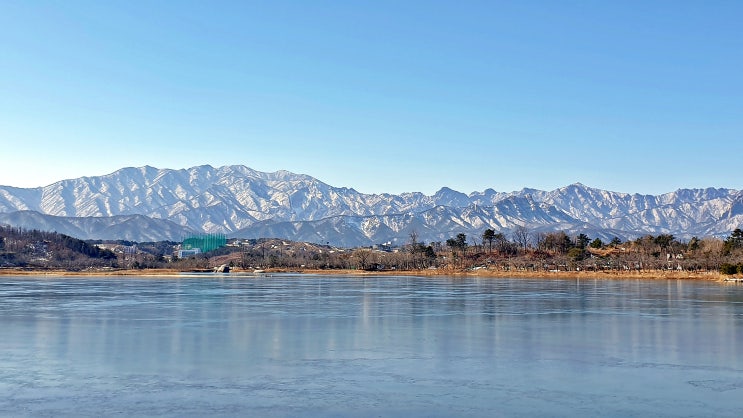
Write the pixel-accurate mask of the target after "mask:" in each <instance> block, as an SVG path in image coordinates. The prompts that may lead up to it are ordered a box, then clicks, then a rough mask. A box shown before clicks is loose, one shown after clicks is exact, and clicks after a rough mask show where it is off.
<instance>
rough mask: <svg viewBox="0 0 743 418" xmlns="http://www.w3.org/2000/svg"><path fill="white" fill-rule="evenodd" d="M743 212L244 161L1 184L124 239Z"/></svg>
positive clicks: (34, 225) (36, 222)
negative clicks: (353, 178) (374, 186)
mask: <svg viewBox="0 0 743 418" xmlns="http://www.w3.org/2000/svg"><path fill="white" fill-rule="evenodd" d="M11 213H16V214H15V215H13V216H12V217H11V216H10V214H11ZM33 213H37V214H38V215H42V216H37V215H33ZM126 216H135V217H136V216H140V217H144V218H147V219H144V218H130V219H129V220H128V223H129V224H130V227H129V228H128V229H127V228H124V227H121V225H122V219H120V218H118V217H126ZM88 218H89V219H88ZM81 219H88V220H87V221H82V220H81ZM135 219H136V222H135V221H134V220H135ZM742 221H743V192H741V191H739V190H734V189H725V188H713V187H709V188H704V189H678V190H676V191H674V192H668V193H664V194H661V195H643V194H639V193H634V194H631V193H620V192H613V191H607V190H602V189H597V188H592V187H589V186H586V185H584V184H582V183H573V184H570V185H567V186H563V187H560V188H557V189H555V190H551V191H543V190H538V189H532V188H522V189H521V190H520V191H512V192H498V191H495V190H494V189H491V188H489V189H485V190H484V191H481V192H479V191H474V192H470V193H469V194H465V193H462V192H459V191H456V190H453V189H451V188H449V187H442V188H440V189H439V190H438V191H437V192H436V193H434V194H433V195H430V196H429V195H425V194H423V193H421V192H407V193H402V194H397V195H396V194H389V193H382V194H365V193H361V192H358V191H356V190H355V189H353V188H347V187H333V186H330V185H328V184H326V183H324V182H322V181H320V180H318V179H316V178H314V177H311V176H309V175H306V174H295V173H292V172H290V171H286V170H279V171H276V172H272V173H266V172H260V171H257V170H254V169H251V168H249V167H246V166H244V165H229V166H222V167H212V166H211V165H201V166H195V167H191V168H183V169H158V168H155V167H151V166H143V167H125V168H122V169H119V170H117V171H115V172H113V173H110V174H106V175H103V176H93V177H87V176H86V177H80V178H77V179H67V180H61V181H58V182H55V183H52V184H50V185H47V186H43V187H36V188H18V187H12V186H0V223H8V224H10V225H14V226H23V227H25V228H29V229H43V228H39V227H40V226H41V227H43V226H46V227H47V228H59V229H63V231H59V232H64V233H67V231H73V230H76V229H75V228H77V231H78V234H82V236H79V237H80V238H83V239H93V238H92V237H96V238H95V239H121V238H124V237H122V236H107V235H114V234H123V235H125V236H126V239H131V240H135V241H138V240H139V241H141V239H136V238H146V239H147V240H152V239H154V238H157V237H167V239H169V240H174V239H176V240H177V239H179V237H177V236H178V235H179V234H180V235H182V234H188V233H201V232H208V233H225V234H227V235H228V236H236V237H238V236H241V237H246V238H251V237H259V236H258V235H260V234H269V233H274V234H277V235H275V237H276V238H286V239H293V240H303V241H309V242H319V243H327V242H330V243H339V244H340V243H342V244H343V245H344V246H361V245H371V244H375V243H381V242H387V241H392V242H398V243H404V242H406V241H407V240H408V237H409V235H410V233H411V232H413V231H415V232H416V235H417V236H418V237H419V238H420V239H421V240H425V241H444V240H446V239H447V238H449V237H451V236H453V235H456V234H457V233H459V232H463V233H466V234H468V235H469V236H471V237H478V236H479V235H480V234H481V233H482V231H484V230H485V229H487V228H491V229H494V230H495V231H497V232H503V233H510V232H511V231H513V230H514V228H516V227H517V226H525V227H527V228H528V229H529V230H531V231H533V232H549V231H552V230H564V231H566V232H568V233H571V234H572V233H574V234H577V233H585V231H590V232H591V234H590V236H592V237H600V238H602V239H611V238H612V237H613V236H618V237H620V238H622V239H629V238H634V237H637V236H641V235H646V234H659V233H671V234H673V235H675V236H677V237H679V238H690V237H691V236H699V237H702V236H708V235H714V236H721V235H725V234H727V233H729V232H730V231H732V230H733V229H735V228H736V227H739V226H740V225H741V222H742ZM76 224H77V225H83V224H84V225H86V227H80V226H77V227H76V226H75V225H76ZM123 224H124V225H126V224H127V222H123ZM137 228H144V229H145V230H143V231H138V230H137ZM75 236H78V235H75ZM266 236H267V235H266ZM298 238H302V239H298Z"/></svg>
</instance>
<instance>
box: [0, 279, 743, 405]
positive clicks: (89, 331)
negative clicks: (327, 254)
mask: <svg viewBox="0 0 743 418" xmlns="http://www.w3.org/2000/svg"><path fill="white" fill-rule="evenodd" d="M0 312H1V313H0V315H1V318H2V324H3V331H2V339H1V340H0V352H2V353H3V356H2V357H0V393H2V394H3V395H2V396H0V415H3V416H6V415H12V416H38V415H53V416H60V415H67V416H71V415H74V416H80V415H96V416H99V415H114V414H122V415H148V416H184V415H220V416H245V415H254V416H348V415H354V416H410V415H414V416H417V415H425V416H493V415H494V414H496V415H498V414H500V415H509V416H511V415H530V416H531V415H549V416H554V415H564V416H565V415H570V416H575V415H583V416H595V415H598V414H601V415H616V416H626V415H656V416H663V415H706V416H743V405H741V403H740V401H739V399H740V398H741V396H743V379H742V378H741V376H742V375H743V374H742V373H741V372H742V371H743V364H742V363H743V360H741V356H740V355H739V353H740V352H741V349H743V287H742V286H721V285H719V284H715V283H705V282H680V281H638V280H628V281H602V280H580V281H579V280H550V281H546V280H526V279H516V280H504V279H461V278H457V279H450V278H435V279H431V278H416V277H363V278H359V277H324V276H273V277H256V278H246V277H230V276H219V277H180V278H131V277H124V278H58V279H49V278H38V279H29V278H8V277H3V278H1V279H0Z"/></svg>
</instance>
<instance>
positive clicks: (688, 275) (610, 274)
mask: <svg viewBox="0 0 743 418" xmlns="http://www.w3.org/2000/svg"><path fill="white" fill-rule="evenodd" d="M204 272H208V271H201V272H200V273H204ZM233 272H234V273H242V274H245V273H252V270H248V271H243V270H240V269H233ZM187 273H196V272H194V271H183V270H176V269H144V270H92V271H80V272H78V271H65V270H25V269H12V268H9V269H0V275H13V276H104V277H105V276H172V275H181V274H187ZM265 273H266V274H280V273H294V274H326V275H328V274H332V275H352V276H424V277H434V276H461V277H483V278H486V277H493V278H539V279H575V278H586V279H648V280H650V279H661V280H709V281H720V282H721V281H725V280H726V279H738V280H741V278H740V277H737V276H727V275H723V274H721V273H719V272H689V271H670V270H667V271H664V270H658V271H557V272H545V271H538V272H535V271H504V270H491V269H480V270H458V269H445V268H444V269H426V270H405V271H403V270H384V271H363V270H333V269H328V270H312V269H279V268H277V269H267V270H266V271H265Z"/></svg>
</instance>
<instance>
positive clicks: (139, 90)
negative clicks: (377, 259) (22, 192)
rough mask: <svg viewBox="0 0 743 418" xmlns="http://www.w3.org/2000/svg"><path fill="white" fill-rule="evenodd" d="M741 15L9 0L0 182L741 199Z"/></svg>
mask: <svg viewBox="0 0 743 418" xmlns="http://www.w3.org/2000/svg"><path fill="white" fill-rule="evenodd" d="M742 22H743V1H739V0H734V1H702V0H699V1H678V0H674V1H646V0H643V1H626V0H623V1H571V0H565V1H528V0H518V1H508V2H504V1H497V0H490V1H434V0H420V1H412V0H411V1H399V0H394V1H385V0H369V1H353V0H343V1H341V0H338V1H321V0H312V1H276V0H272V1H271V0H269V1H248V0H242V1H234V2H228V1H203V0H202V1H98V0H94V1H73V0H65V1H51V2H47V1H40V0H39V1H24V0H0V155H1V156H2V160H1V164H0V185H11V186H18V187H34V186H41V185H47V184H50V183H53V182H55V181H58V180H63V179H67V178H75V177H81V176H95V175H103V174H108V173H111V172H113V171H115V170H117V169H119V168H123V167H132V166H134V167H138V166H143V165H151V166H154V167H158V168H187V167H192V166H195V165H202V164H210V165H213V166H222V165H228V164H244V165H246V166H248V167H251V168H254V169H256V170H260V171H269V172H271V171H276V170H288V171H292V172H295V173H303V174H309V175H311V176H313V177H316V178H318V179H319V180H321V181H324V182H326V183H328V184H330V185H332V186H337V187H343V186H345V187H353V188H355V189H356V190H359V191H361V192H365V193H381V192H390V193H400V192H406V191H420V192H424V193H426V194H432V193H434V192H435V191H436V190H438V189H439V188H441V187H443V186H447V187H450V188H453V189H455V190H459V191H462V192H465V193H469V192H472V191H482V190H484V189H486V188H493V189H495V190H497V191H512V190H519V189H521V188H523V187H534V188H539V189H543V190H552V189H554V188H557V187H561V186H565V185H568V184H571V183H575V182H581V183H584V184H586V185H589V186H593V187H598V188H603V189H608V190H613V191H619V192H638V193H652V194H659V193H664V192H670V191H674V190H676V189H678V188H686V187H729V188H735V189H743V174H741V172H742V171H743V170H741V165H740V161H741V160H742V158H743V23H742Z"/></svg>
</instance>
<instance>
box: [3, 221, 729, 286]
mask: <svg viewBox="0 0 743 418" xmlns="http://www.w3.org/2000/svg"><path fill="white" fill-rule="evenodd" d="M179 248H180V243H178V242H170V241H163V242H149V243H136V242H129V241H83V240H79V239H75V238H72V237H69V236H66V235H63V234H58V233H55V232H44V231H36V230H32V231H28V230H23V229H21V228H14V227H7V226H4V227H0V273H6V274H22V273H24V272H30V273H33V274H40V273H45V274H64V273H77V274H82V273H84V274H173V273H183V272H205V271H212V270H213V269H214V268H216V267H218V266H228V267H229V269H230V270H232V271H233V272H248V273H250V272H253V271H256V270H260V271H266V272H303V273H324V274H330V273H343V274H398V275H402V274H414V275H423V276H428V275H463V274H467V275H476V276H482V277H589V276H590V277H597V278H612V277H620V278H674V279H676V278H678V279H705V280H724V279H738V278H740V277H743V231H741V230H740V229H736V230H735V231H733V232H732V233H731V234H730V235H729V236H728V237H726V238H725V239H719V238H713V237H706V238H702V239H697V238H692V239H690V240H688V241H681V240H678V239H676V238H675V237H674V236H673V235H669V234H661V235H657V236H653V235H645V236H642V237H640V238H637V239H635V240H631V241H627V242H622V241H621V240H619V239H618V238H615V239H613V240H611V241H610V242H608V243H604V242H602V241H601V239H599V238H591V237H588V236H586V235H585V234H579V235H577V236H575V237H571V236H569V235H567V234H566V233H565V232H562V231H558V232H551V233H543V234H530V233H529V231H528V230H526V228H517V229H516V230H515V231H514V232H513V234H512V235H511V236H509V237H507V236H505V235H504V234H502V233H496V232H495V231H493V230H491V229H486V230H485V231H484V232H483V233H482V235H480V236H477V237H472V236H470V237H468V236H467V235H465V234H463V233H459V234H457V235H455V236H453V237H452V238H450V239H447V240H445V241H443V242H430V243H424V242H419V241H418V239H417V236H416V234H415V233H414V232H413V233H411V234H410V236H409V240H408V242H407V243H405V244H403V245H400V246H396V247H392V246H390V245H378V246H372V247H363V248H351V249H349V248H338V247H334V246H331V245H327V244H326V245H321V244H313V243H306V242H294V241H288V240H282V239H271V238H265V239H250V240H240V239H231V240H229V242H227V243H226V245H225V246H223V247H221V248H217V249H215V250H212V251H209V252H205V253H199V254H191V255H188V256H184V257H181V258H179V257H177V255H175V254H177V250H178V249H179Z"/></svg>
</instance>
